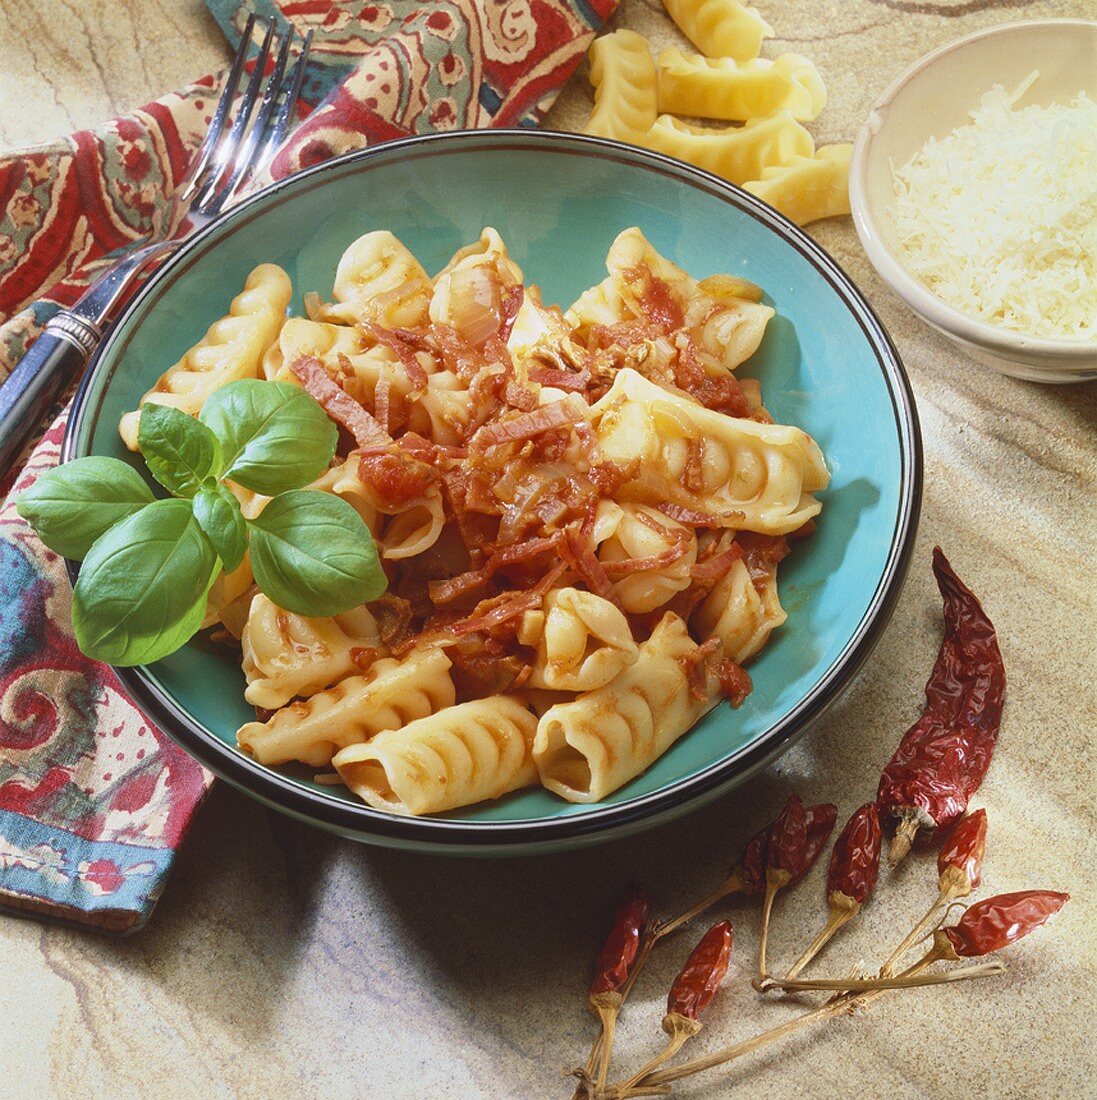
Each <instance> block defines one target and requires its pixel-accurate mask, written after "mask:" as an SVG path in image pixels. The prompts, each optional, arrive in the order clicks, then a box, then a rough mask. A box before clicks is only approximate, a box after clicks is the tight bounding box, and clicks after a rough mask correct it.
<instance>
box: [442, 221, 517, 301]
mask: <svg viewBox="0 0 1097 1100" xmlns="http://www.w3.org/2000/svg"><path fill="white" fill-rule="evenodd" d="M485 261H487V262H490V263H492V264H496V263H499V264H502V265H503V266H504V267H505V269H506V272H507V276H508V281H510V282H512V283H515V284H517V283H521V282H523V281H524V278H525V277H524V276H523V274H522V269H521V268H520V267H519V266H518V265H517V264H516V263H515V262H514V260H513V259H512V258H511V255H510V252H509V251H508V250H507V246H506V242H505V241H504V240H503V238H502V237H501V236H499V232H498V231H497V230H495V229H493V228H492V227H491V226H490V225H489V226H487V227H486V228H485V229H483V230H482V231H481V233H480V236H479V237H477V239H476V240H475V241H473V242H472V244H466V245H463V246H462V247H461V248H459V249H457V251H456V252H455V253H454V254H453V255H452V256H451V257H450V259H449V262H448V263H447V264H446V266H445V267H443V268H442V270H441V271H439V272H438V274H437V275H435V276H434V280H433V282H434V284H435V285H436V286H437V284H438V280H439V279H441V278H442V277H443V276H444V275H448V274H449V273H450V272H451V271H453V270H454V269H455V268H457V267H459V266H461V265H462V264H464V265H465V266H468V263H469V262H472V263H483V262H485Z"/></svg>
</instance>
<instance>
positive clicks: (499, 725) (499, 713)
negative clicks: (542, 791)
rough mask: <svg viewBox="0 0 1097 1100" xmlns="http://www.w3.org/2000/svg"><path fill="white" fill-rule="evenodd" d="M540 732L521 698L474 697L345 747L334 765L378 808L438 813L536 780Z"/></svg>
mask: <svg viewBox="0 0 1097 1100" xmlns="http://www.w3.org/2000/svg"><path fill="white" fill-rule="evenodd" d="M536 730H537V719H536V718H535V717H534V716H533V714H531V713H530V711H529V709H528V708H527V707H526V706H525V705H524V704H523V703H522V702H520V701H519V700H518V699H515V698H513V697H511V696H508V695H500V696H496V697H493V698H488V699H473V700H471V701H469V702H467V703H459V704H458V705H457V706H455V707H450V708H449V709H448V710H445V711H443V712H442V713H441V714H434V715H431V716H430V717H427V718H420V719H418V720H417V721H415V722H409V723H408V724H407V725H406V726H404V727H403V729H393V730H384V731H383V732H381V733H379V734H377V736H376V737H374V738H372V739H371V740H370V741H369V742H367V743H366V744H362V745H351V746H350V747H349V748H345V749H342V750H341V751H340V752H338V753H336V755H335V757H334V759H333V760H332V763H333V764H334V765H335V770H336V771H337V772H338V773H339V775H340V777H341V778H342V780H343V782H344V783H346V785H347V786H348V787H349V788H350V789H351V790H352V791H354V793H355V794H357V795H358V796H359V797H361V798H362V799H364V800H365V801H366V802H368V803H369V804H370V805H371V806H373V807H374V808H375V809H378V810H388V811H390V812H391V813H397V814H432V813H439V812H440V811H442V810H452V809H454V808H455V807H457V806H468V805H470V804H471V803H474V802H483V801H485V800H487V799H493V798H499V797H501V796H502V795H504V794H507V793H508V792H510V791H517V790H521V788H522V787H528V786H530V785H531V784H533V783H536V782H537V769H536V768H535V767H534V766H533V757H532V756H531V754H530V749H531V746H532V742H533V736H534V733H535V732H536Z"/></svg>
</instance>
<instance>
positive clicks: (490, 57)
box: [0, 0, 618, 932]
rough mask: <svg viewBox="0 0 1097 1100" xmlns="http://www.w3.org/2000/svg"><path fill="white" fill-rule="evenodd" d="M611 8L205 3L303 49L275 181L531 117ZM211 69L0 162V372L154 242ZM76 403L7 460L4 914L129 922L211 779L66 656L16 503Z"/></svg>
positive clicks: (63, 616)
mask: <svg viewBox="0 0 1097 1100" xmlns="http://www.w3.org/2000/svg"><path fill="white" fill-rule="evenodd" d="M617 3H618V0H430V2H425V0H420V2H414V0H389V2H388V3H375V4H374V3H365V4H363V3H362V0H353V2H352V0H256V2H254V3H251V4H247V3H243V2H240V0H207V4H208V6H209V8H210V10H211V11H212V12H213V14H214V17H215V18H216V19H217V21H218V23H219V24H220V25H221V27H222V28H223V30H224V31H225V34H226V35H227V36H228V38H229V39H230V41H231V42H232V44H233V45H234V46H235V45H236V43H237V42H238V41H239V37H240V34H241V32H242V28H243V26H244V22H245V20H246V19H247V15H248V12H249V11H252V10H254V11H256V12H257V13H258V14H259V15H267V16H276V15H277V16H280V17H281V18H282V19H285V20H288V21H289V22H291V23H293V24H294V25H295V26H296V27H297V28H298V30H299V31H301V32H302V33H304V32H305V31H307V30H310V29H311V30H312V31H313V32H314V41H313V48H312V55H311V58H312V59H311V63H310V66H309V73H308V79H307V81H306V84H305V87H304V90H303V95H302V98H303V100H304V102H303V104H302V107H301V110H300V114H301V115H306V116H307V117H305V118H304V120H303V121H302V122H301V123H300V124H299V125H298V127H297V128H296V130H295V131H294V133H293V134H292V135H291V136H290V138H289V140H288V141H287V142H286V144H285V146H284V147H283V148H282V150H281V151H280V152H279V153H278V155H277V157H276V158H275V161H274V164H273V166H272V174H273V175H274V176H275V177H276V178H281V177H284V176H286V175H290V174H292V173H293V172H294V171H296V170H297V169H299V168H301V167H304V166H307V165H310V164H315V163H316V162H318V161H321V160H325V159H327V158H328V157H331V156H336V155H338V154H340V153H344V152H347V151H349V150H353V149H359V148H363V147H365V146H367V145H374V144H377V143H378V142H382V141H387V140H389V139H391V138H395V137H404V136H406V135H408V134H421V133H433V132H435V131H440V130H458V129H473V128H479V127H489V126H536V125H537V123H538V122H539V121H540V120H541V118H542V117H543V115H544V112H545V111H546V110H547V109H548V107H549V106H550V105H551V103H552V101H553V99H554V98H555V96H556V93H557V92H558V91H559V90H560V88H561V87H562V86H563V85H564V83H565V82H566V81H567V79H568V78H569V77H570V76H571V74H572V72H573V71H574V69H575V67H576V65H577V64H578V62H579V60H580V58H581V57H582V56H583V53H584V51H585V50H586V48H587V46H588V45H589V44H590V41H591V39H592V38H593V36H594V33H595V32H596V31H597V30H598V28H599V27H600V26H601V25H602V23H603V22H604V21H605V20H606V19H607V18H608V17H609V15H610V14H611V13H612V11H613V9H614V8H615V7H616V6H617ZM217 92H218V78H217V77H212V76H211V77H205V78H203V79H201V80H198V81H196V82H195V83H194V84H192V85H190V86H189V87H188V88H185V89H183V90H182V91H179V92H173V93H171V94H169V95H166V96H164V97H163V98H162V99H158V100H157V101H156V102H154V103H151V104H148V105H147V106H145V107H142V108H140V109H138V110H136V111H134V112H133V113H132V114H130V115H127V116H126V117H124V118H119V119H115V120H114V121H112V122H109V123H107V124H106V125H105V126H103V127H101V128H100V129H97V130H89V131H83V132H81V133H78V134H74V135H72V136H70V137H66V138H62V139H59V140H57V141H54V142H50V143H48V144H44V145H39V146H35V147H34V148H32V149H24V150H18V151H14V152H6V153H0V211H2V214H0V378H4V377H6V376H7V374H8V372H9V371H10V370H11V368H12V367H13V366H14V365H15V363H17V362H18V360H19V358H20V356H21V355H22V354H23V352H24V351H25V350H26V348H27V347H28V346H29V345H30V343H31V342H32V341H33V340H34V338H35V337H36V336H37V334H38V333H39V332H40V331H41V328H42V326H43V325H44V324H45V322H46V321H47V320H48V319H49V317H50V316H52V314H53V313H54V312H55V311H56V310H57V309H58V308H59V307H61V306H64V305H69V304H71V303H72V302H73V301H75V300H76V298H78V297H79V296H80V294H81V293H83V291H84V289H85V288H86V287H87V286H88V284H89V283H90V282H92V281H94V279H95V277H96V275H97V274H98V273H99V272H100V271H101V270H102V268H103V267H104V266H105V265H106V264H108V263H110V262H111V260H112V259H113V258H114V257H116V256H117V255H119V254H121V253H122V252H124V251H126V250H127V249H129V248H132V247H134V246H136V245H137V244H140V243H142V242H143V241H146V240H149V239H152V238H155V237H156V236H158V235H159V234H161V233H162V232H163V231H164V230H165V227H164V226H163V225H162V221H163V219H164V216H165V214H166V211H167V207H168V197H169V196H170V194H171V192H172V190H173V189H174V188H175V185H176V183H177V182H178V181H179V179H181V178H182V176H183V174H184V173H185V171H186V169H187V166H188V164H189V162H190V159H191V157H192V156H193V155H194V152H195V150H196V149H197V147H198V145H199V144H200V143H201V140H202V137H203V135H204V133H205V127H206V123H207V121H208V119H209V116H210V113H211V110H212V108H213V106H214V104H215V103H216V101H217ZM66 416H67V408H63V409H61V410H59V414H58V416H57V418H56V419H55V420H54V421H53V423H52V424H51V425H49V426H48V428H47V430H46V431H45V434H44V435H43V436H42V438H41V439H40V440H39V441H38V442H37V443H36V444H35V445H34V446H33V447H32V448H31V449H30V450H29V453H28V454H26V455H24V456H23V457H22V458H21V459H20V460H19V462H18V463H17V464H16V466H15V467H14V468H13V469H12V470H10V471H0V492H4V493H5V494H6V496H5V498H4V501H3V504H2V506H0V907H3V908H7V909H9V910H11V911H16V912H21V913H24V914H33V915H37V916H46V917H53V918H56V919H61V920H68V921H74V922H78V923H81V924H86V925H92V926H95V927H98V928H100V929H103V930H107V931H112V932H127V931H132V930H134V929H136V928H139V927H140V926H141V925H142V924H143V923H144V922H145V920H147V918H148V916H149V914H150V913H151V911H152V907H153V905H154V904H155V902H156V899H157V897H158V896H159V894H160V892H161V891H162V889H163V887H164V883H165V881H166V877H167V874H168V872H169V870H170V868H171V864H172V860H173V857H174V853H175V850H176V848H177V847H178V845H179V843H180V842H181V840H182V839H183V837H184V835H185V833H186V829H187V826H188V824H189V823H190V821H191V819H192V817H193V815H194V813H195V811H196V809H197V808H198V805H199V803H200V802H201V800H202V797H203V795H204V794H205V792H206V790H207V789H208V787H209V783H210V781H211V778H212V777H211V776H210V775H209V773H207V772H206V771H205V770H204V769H203V768H201V767H200V765H198V764H197V763H196V762H195V761H194V760H192V759H191V758H190V757H188V756H187V755H186V754H185V753H183V752H182V751H181V750H180V749H178V748H177V747H176V746H175V745H174V744H173V742H172V741H171V740H170V739H169V738H167V737H166V736H165V735H164V734H163V733H161V732H160V731H159V730H158V729H156V728H155V727H154V726H153V725H152V724H151V723H150V722H148V721H147V720H146V719H145V718H144V717H143V715H142V714H141V713H140V712H139V711H138V710H137V708H136V707H135V706H134V705H133V703H131V702H130V700H129V699H128V698H127V697H126V696H125V694H124V693H123V692H122V690H121V688H120V686H119V684H118V681H117V679H116V678H115V676H114V674H113V672H112V671H111V669H110V668H108V667H107V666H105V665H101V664H97V663H96V662H94V661H89V660H88V659H87V658H86V657H84V656H83V655H82V654H81V653H80V651H79V650H78V649H77V647H76V643H75V642H74V640H73V636H72V628H71V623H70V614H69V609H70V596H71V590H70V588H69V582H68V580H67V577H66V575H65V571H64V567H63V563H62V562H61V560H60V559H59V558H58V557H57V555H55V554H53V553H52V552H51V551H49V550H47V549H46V548H45V547H44V546H43V545H42V544H41V543H40V542H39V541H38V539H37V538H36V537H35V535H34V533H33V532H32V531H31V530H30V528H29V527H28V526H27V525H26V524H25V523H24V522H23V521H22V520H21V519H20V518H19V517H18V515H17V514H16V512H15V503H14V498H15V495H16V493H18V492H19V491H21V490H22V489H24V488H26V487H27V486H28V485H30V484H31V482H32V481H33V480H34V478H35V476H36V475H37V474H38V473H40V472H41V471H42V470H45V469H48V468H49V467H51V466H53V465H54V464H55V463H56V462H57V459H58V454H59V450H60V445H61V439H62V437H63V434H64V429H65V422H66Z"/></svg>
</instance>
